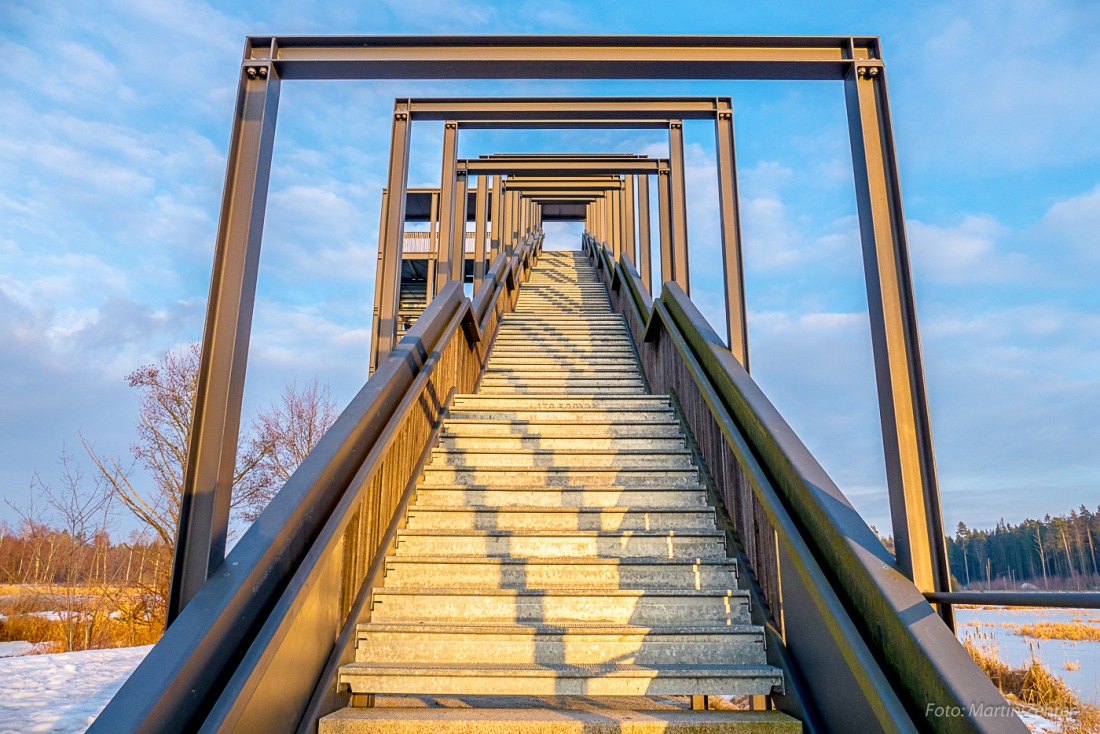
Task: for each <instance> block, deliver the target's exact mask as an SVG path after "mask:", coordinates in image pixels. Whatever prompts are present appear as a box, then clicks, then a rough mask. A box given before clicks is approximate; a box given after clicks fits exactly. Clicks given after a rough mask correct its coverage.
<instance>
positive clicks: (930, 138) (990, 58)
mask: <svg viewBox="0 0 1100 734" xmlns="http://www.w3.org/2000/svg"><path fill="white" fill-rule="evenodd" d="M1098 34H1100V10H1098V6H1096V4H1095V3H1085V2H1061V1H1059V0H1039V1H1037V2H1035V1H1024V0H1016V1H1014V2H1007V3H1006V2H1001V1H1000V0H977V1H976V2H971V3H967V4H965V5H959V4H958V3H944V4H941V5H939V6H936V7H935V8H934V9H933V10H931V11H930V12H925V13H919V14H915V15H914V17H912V18H910V19H909V21H908V22H907V23H906V33H905V34H899V35H898V38H899V40H901V41H902V43H903V45H902V48H901V49H900V50H901V53H902V58H903V59H904V60H905V61H906V62H907V64H906V67H905V68H907V69H913V71H909V72H908V73H904V81H905V83H906V85H907V86H906V88H907V90H909V92H910V93H909V94H908V95H907V97H908V98H909V99H911V100H913V101H914V102H911V103H909V104H908V105H905V106H904V107H903V109H904V112H905V114H903V115H900V116H897V117H895V119H897V120H899V121H901V124H902V125H905V126H906V127H909V126H914V125H919V126H920V127H921V130H922V134H920V135H909V136H907V137H908V138H909V139H910V140H911V141H912V142H913V143H914V144H916V145H917V146H919V151H920V155H919V156H918V158H923V159H925V160H928V161H936V162H937V164H942V163H944V162H947V161H951V162H952V164H953V165H958V164H959V163H960V162H963V161H966V162H974V163H976V164H979V165H982V166H989V167H995V168H996V169H1001V170H1004V169H1017V168H1022V167H1027V166H1030V165H1035V164H1050V163H1053V162H1061V163H1067V162H1072V161H1074V160H1079V159H1080V158H1081V156H1095V155H1096V154H1098V153H1100V137H1098V136H1096V135H1095V134H1094V131H1095V130H1096V129H1097V128H1098V127H1100V85H1097V84H1096V83H1095V80H1096V79H1098V78H1100V46H1097V45H1096V44H1095V43H1093V42H1092V41H1091V39H1094V38H1096V37H1097V35H1098ZM906 39H924V40H923V43H921V44H919V45H911V46H910V45H908V44H905V43H904V41H905V40H906ZM891 59H892V60H893V67H894V68H896V67H897V57H895V56H893V55H892V56H891ZM917 63H919V64H920V66H919V71H920V73H919V75H918V74H917V73H915V70H916V68H917V67H914V66H912V64H917ZM903 99H904V98H903ZM903 104H904V102H903Z"/></svg>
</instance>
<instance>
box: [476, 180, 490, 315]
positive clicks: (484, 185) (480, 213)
mask: <svg viewBox="0 0 1100 734" xmlns="http://www.w3.org/2000/svg"><path fill="white" fill-rule="evenodd" d="M474 206H476V207H477V208H476V209H475V210H474V292H475V293H476V292H477V289H478V287H479V286H480V285H481V281H482V279H483V278H484V277H485V230H486V226H485V225H486V222H487V220H488V218H489V177H488V176H484V175H482V176H478V177H477V199H476V200H475V204H474Z"/></svg>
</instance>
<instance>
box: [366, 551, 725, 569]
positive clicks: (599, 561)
mask: <svg viewBox="0 0 1100 734" xmlns="http://www.w3.org/2000/svg"><path fill="white" fill-rule="evenodd" d="M386 560H387V562H393V563H453V564H455V565H463V564H471V563H476V564H484V565H493V566H507V565H516V566H533V565H546V566H553V565H567V566H731V567H733V566H736V565H737V559H735V558H730V557H728V556H698V557H695V558H690V557H685V558H668V557H667V556H627V557H626V558H610V557H605V558H600V557H595V556H587V557H585V556H582V557H580V558H572V557H570V558H563V557H560V556H558V557H554V556H530V557H522V558H521V557H518V556H437V555H431V556H424V555H413V554H409V555H405V554H398V555H394V556H389V557H388V558H387V559H386Z"/></svg>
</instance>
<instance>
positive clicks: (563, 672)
mask: <svg viewBox="0 0 1100 734" xmlns="http://www.w3.org/2000/svg"><path fill="white" fill-rule="evenodd" d="M343 670H344V671H345V672H347V673H352V674H353V673H355V672H356V671H359V670H370V671H431V672H432V673H433V674H435V675H446V674H448V673H450V674H455V675H464V674H482V675H487V674H494V673H495V674H507V675H521V676H525V677H526V676H538V677H542V676H548V675H553V676H555V677H589V676H591V675H593V674H597V675H599V676H600V677H603V678H606V677H615V676H617V675H622V676H633V675H635V674H639V673H644V674H647V675H648V674H651V673H654V672H656V673H658V674H660V673H661V672H664V673H668V674H672V675H675V674H677V673H678V674H680V675H691V676H692V677H708V678H728V677H762V678H781V677H782V672H781V671H780V670H779V668H774V667H772V666H770V665H752V664H732V665H719V664H715V663H707V664H703V665H691V664H661V665H656V664H654V665H645V664H642V665H639V664H637V663H581V664H568V663H557V664H555V663H471V664H469V665H456V664H454V663H428V662H424V663H416V664H415V665H410V664H408V663H386V662H378V661H372V662H366V663H361V662H354V663H348V664H346V665H345V666H344V667H343Z"/></svg>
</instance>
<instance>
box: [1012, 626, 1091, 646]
mask: <svg viewBox="0 0 1100 734" xmlns="http://www.w3.org/2000/svg"><path fill="white" fill-rule="evenodd" d="M1015 634H1017V635H1020V636H1021V637H1031V638H1034V639H1036V640H1075V641H1088V642H1100V626H1095V625H1091V624H1085V623H1080V622H1037V623H1036V624H1022V625H1020V626H1019V628H1018V629H1016V631H1015Z"/></svg>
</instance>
